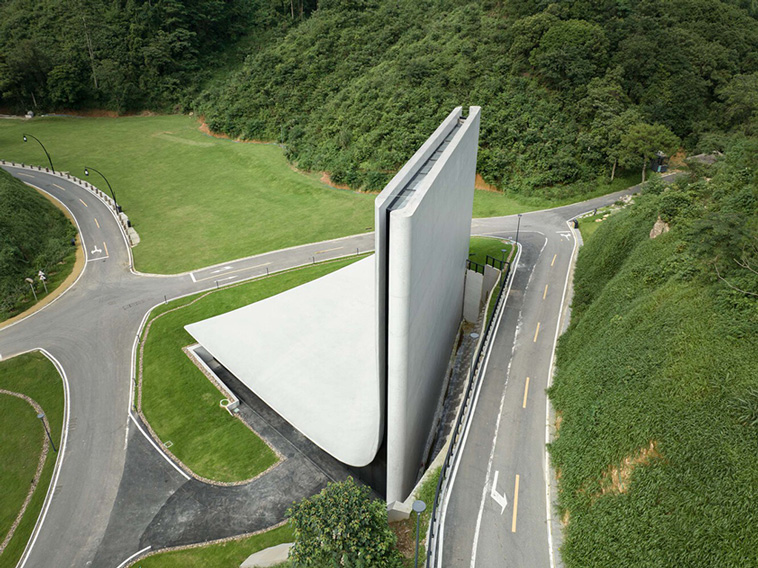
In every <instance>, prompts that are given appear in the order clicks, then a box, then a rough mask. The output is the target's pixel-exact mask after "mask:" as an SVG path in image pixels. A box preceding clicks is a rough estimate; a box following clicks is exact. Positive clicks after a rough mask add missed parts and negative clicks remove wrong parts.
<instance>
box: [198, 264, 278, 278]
mask: <svg viewBox="0 0 758 568" xmlns="http://www.w3.org/2000/svg"><path fill="white" fill-rule="evenodd" d="M269 264H271V263H270V262H265V263H263V264H256V265H255V266H246V267H244V268H238V269H237V270H231V271H229V272H227V273H226V274H231V273H232V272H243V271H245V270H253V269H254V268H261V267H263V266H268V265H269ZM211 274H213V273H211ZM192 279H193V280H194V281H195V282H202V281H203V280H216V278H215V277H213V276H207V277H206V278H195V276H194V275H193V276H192Z"/></svg>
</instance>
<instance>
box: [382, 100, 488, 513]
mask: <svg viewBox="0 0 758 568" xmlns="http://www.w3.org/2000/svg"><path fill="white" fill-rule="evenodd" d="M479 113H480V109H479V108H478V107H471V109H470V112H469V116H468V118H467V119H466V120H465V121H463V122H460V123H459V117H460V115H461V109H460V108H458V109H455V111H453V113H451V115H450V116H449V117H448V119H447V120H446V121H445V122H444V123H443V125H442V126H441V127H440V128H439V129H438V130H437V131H436V132H435V134H434V135H433V136H432V138H430V140H429V141H427V143H429V142H431V144H429V147H428V148H427V144H425V145H424V147H422V150H425V152H426V154H427V158H428V155H432V156H433V155H434V152H435V148H437V149H439V147H440V144H443V142H444V143H445V144H446V146H444V147H443V148H444V149H442V151H441V153H439V155H438V156H437V157H436V158H435V159H434V161H433V162H431V163H430V162H428V161H427V162H426V164H421V172H424V169H428V172H427V173H425V175H423V176H422V177H416V178H415V179H416V180H417V182H418V184H417V186H416V187H415V188H413V189H412V191H411V192H410V193H407V194H405V196H404V197H403V191H400V192H399V193H397V194H396V195H395V196H394V199H385V200H384V201H383V202H382V204H381V206H382V207H384V206H386V207H387V209H388V210H389V214H388V217H386V218H385V223H386V222H387V220H388V226H387V227H384V230H385V231H386V230H387V229H388V235H387V234H385V235H384V238H385V242H381V243H380V242H379V240H378V241H377V251H378V252H377V266H381V262H382V258H383V256H382V254H383V253H384V254H386V255H387V259H388V262H387V274H386V279H385V282H386V296H385V298H386V310H385V312H384V313H385V314H387V319H386V326H387V344H386V361H387V503H388V504H389V505H390V506H391V505H392V503H393V502H394V501H402V500H404V499H405V498H406V497H407V496H408V493H409V492H410V491H411V489H412V488H413V486H414V484H415V481H416V477H417V475H418V473H419V469H420V467H421V466H422V460H423V459H424V458H423V451H424V446H425V443H426V441H427V437H428V435H429V431H430V428H431V426H432V421H433V418H434V413H435V410H436V404H437V401H438V399H439V394H440V389H441V388H442V383H443V380H444V375H445V370H446V368H447V364H448V361H449V358H450V352H451V349H452V347H453V342H454V340H455V335H456V332H457V330H458V326H459V324H460V320H461V313H462V307H463V289H464V278H465V272H466V259H467V258H468V248H469V235H470V228H471V214H472V208H473V197H474V177H475V174H476V156H477V147H478V140H479ZM451 126H452V128H450V127H451ZM451 136H452V138H451V139H449V140H446V137H448V138H450V137H451ZM437 151H438V152H439V150H437ZM424 155H425V154H424V153H422V151H421V150H420V151H419V152H418V153H417V155H416V156H414V160H416V159H417V157H418V159H419V160H420V161H421V162H424V161H425V158H424ZM414 160H412V161H414ZM409 164H410V163H409ZM410 166H411V167H410V168H409V171H411V172H412V171H413V169H414V167H415V168H416V169H418V167H419V164H418V163H415V164H410ZM404 169H405V168H404ZM401 174H403V170H401V172H400V173H399V174H398V176H400V175H401ZM411 179H413V176H411ZM393 181H394V180H393ZM412 183H413V182H411V185H412ZM387 189H391V188H390V187H389V186H388V188H387ZM385 191H386V190H385ZM404 191H407V190H404ZM398 197H400V199H398ZM387 203H389V205H386V204H387ZM379 209H380V205H379V204H377V211H379ZM377 230H378V239H381V238H382V230H383V228H382V226H381V225H380V224H379V223H377ZM383 247H386V249H385V251H380V248H383ZM380 270H381V269H380ZM378 278H379V279H381V278H382V275H381V274H379V275H378ZM379 286H381V282H378V287H379ZM380 293H381V292H380ZM380 298H381V296H380ZM381 303H382V300H381V299H380V300H379V302H378V304H379V305H378V308H379V309H380V310H381V309H382V307H381ZM379 317H380V320H381V314H380V316H379ZM378 335H379V337H380V338H381V337H382V335H383V334H382V332H381V328H380V330H379V334H378ZM380 353H381V351H380ZM380 360H381V357H380ZM380 377H381V374H380Z"/></svg>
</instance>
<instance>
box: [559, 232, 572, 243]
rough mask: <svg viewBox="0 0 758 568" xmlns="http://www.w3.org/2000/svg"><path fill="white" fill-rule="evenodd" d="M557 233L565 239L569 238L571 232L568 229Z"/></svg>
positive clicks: (568, 239)
mask: <svg viewBox="0 0 758 568" xmlns="http://www.w3.org/2000/svg"><path fill="white" fill-rule="evenodd" d="M557 234H559V235H560V236H561V238H562V239H566V240H567V241H570V240H571V233H570V232H568V231H558V232H557Z"/></svg>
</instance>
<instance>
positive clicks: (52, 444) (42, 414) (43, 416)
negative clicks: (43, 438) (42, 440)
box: [37, 412, 58, 452]
mask: <svg viewBox="0 0 758 568" xmlns="http://www.w3.org/2000/svg"><path fill="white" fill-rule="evenodd" d="M37 418H39V419H40V420H42V425H43V426H44V427H45V433H46V434H47V439H48V440H50V445H51V446H53V451H54V452H57V451H58V450H57V449H56V447H55V442H53V437H52V436H51V435H50V430H48V429H47V422H45V413H44V412H40V413H39V414H37Z"/></svg>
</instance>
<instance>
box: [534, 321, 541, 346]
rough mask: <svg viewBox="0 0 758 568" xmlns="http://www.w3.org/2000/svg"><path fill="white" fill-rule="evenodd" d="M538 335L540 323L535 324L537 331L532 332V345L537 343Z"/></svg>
mask: <svg viewBox="0 0 758 568" xmlns="http://www.w3.org/2000/svg"><path fill="white" fill-rule="evenodd" d="M539 334H540V322H537V329H536V330H535V332H534V343H537V336H538V335H539Z"/></svg>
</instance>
